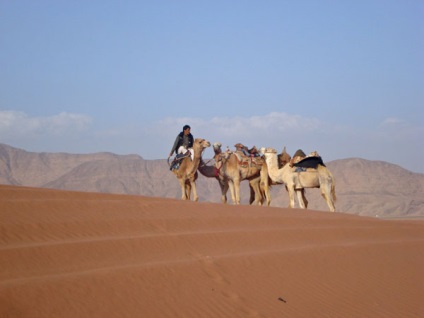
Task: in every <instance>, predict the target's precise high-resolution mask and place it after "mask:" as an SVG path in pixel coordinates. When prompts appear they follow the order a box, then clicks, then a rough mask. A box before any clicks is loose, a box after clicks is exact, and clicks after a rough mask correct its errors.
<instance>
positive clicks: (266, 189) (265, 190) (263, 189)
mask: <svg viewBox="0 0 424 318" xmlns="http://www.w3.org/2000/svg"><path fill="white" fill-rule="evenodd" d="M260 190H261V195H262V204H263V202H264V201H265V200H264V198H265V199H266V206H270V205H271V191H269V185H268V184H267V183H265V182H262V181H261V183H260Z"/></svg>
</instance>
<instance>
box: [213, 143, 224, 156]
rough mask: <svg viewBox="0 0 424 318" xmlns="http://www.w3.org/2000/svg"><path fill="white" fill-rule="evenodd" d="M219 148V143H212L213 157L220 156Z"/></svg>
mask: <svg viewBox="0 0 424 318" xmlns="http://www.w3.org/2000/svg"><path fill="white" fill-rule="evenodd" d="M221 146H222V144H221V143H220V142H214V143H213V151H214V152H215V155H217V154H220V153H221V152H222V150H221Z"/></svg>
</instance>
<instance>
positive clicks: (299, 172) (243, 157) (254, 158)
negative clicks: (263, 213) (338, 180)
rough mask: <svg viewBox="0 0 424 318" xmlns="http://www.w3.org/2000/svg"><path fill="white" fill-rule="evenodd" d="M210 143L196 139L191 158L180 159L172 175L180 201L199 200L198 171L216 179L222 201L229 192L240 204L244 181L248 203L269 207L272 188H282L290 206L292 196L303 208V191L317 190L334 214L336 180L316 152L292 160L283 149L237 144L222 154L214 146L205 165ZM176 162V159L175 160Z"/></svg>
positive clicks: (292, 199) (225, 200) (293, 202)
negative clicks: (286, 194)
mask: <svg viewBox="0 0 424 318" xmlns="http://www.w3.org/2000/svg"><path fill="white" fill-rule="evenodd" d="M210 146H211V144H210V142H209V141H207V140H205V139H201V138H196V139H195V140H194V142H193V147H192V149H191V156H186V157H183V158H181V159H180V162H179V164H178V165H176V167H174V166H171V170H172V172H173V173H174V174H175V176H176V177H177V179H178V180H179V183H180V186H181V192H182V197H181V199H182V200H190V198H191V194H193V197H192V198H193V200H194V201H197V200H198V195H197V189H196V180H197V177H198V172H200V173H201V174H202V175H204V176H205V177H208V178H215V179H216V180H217V181H218V184H219V187H220V189H221V201H222V202H223V203H226V202H227V192H228V190H230V194H231V199H232V202H233V203H234V204H240V182H241V181H243V180H247V181H248V182H249V188H250V200H249V202H250V204H258V205H262V204H266V205H267V206H269V205H270V204H271V195H270V187H271V185H276V184H281V185H284V186H285V188H286V190H287V192H288V195H289V207H290V208H293V207H294V206H295V196H296V197H297V200H298V204H299V206H300V208H302V209H306V208H307V207H308V201H307V200H306V197H305V189H306V188H320V190H321V195H322V196H323V198H324V199H325V201H326V203H327V205H328V208H329V209H330V211H332V212H334V211H335V205H334V202H335V201H336V193H335V180H334V177H333V175H332V174H331V172H330V171H329V170H328V168H327V167H326V166H325V164H324V163H323V161H322V159H321V157H320V156H319V155H318V153H316V152H313V153H311V154H310V155H308V156H306V155H305V154H304V153H303V152H302V151H301V150H298V151H297V152H296V153H295V155H294V156H293V158H291V156H290V155H289V154H288V153H287V152H286V149H285V148H284V149H283V151H282V153H281V154H277V151H276V150H275V149H273V148H261V149H259V150H258V149H256V147H253V148H252V149H250V150H249V149H248V148H247V147H245V146H244V145H242V144H240V143H239V144H236V145H235V147H236V150H234V151H232V150H229V149H227V150H226V151H222V149H221V147H222V144H221V143H219V142H216V143H214V144H213V150H214V157H213V161H214V163H213V164H211V165H208V164H207V163H205V162H204V161H203V159H202V153H203V151H204V150H205V149H206V148H208V147H210ZM174 161H175V159H174ZM211 161H212V160H211Z"/></svg>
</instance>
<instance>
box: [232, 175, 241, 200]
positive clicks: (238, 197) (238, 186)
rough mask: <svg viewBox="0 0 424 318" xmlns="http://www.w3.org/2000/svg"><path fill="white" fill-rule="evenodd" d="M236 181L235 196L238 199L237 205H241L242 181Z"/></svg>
mask: <svg viewBox="0 0 424 318" xmlns="http://www.w3.org/2000/svg"><path fill="white" fill-rule="evenodd" d="M233 181H234V194H235V197H236V204H240V179H236V180H233Z"/></svg>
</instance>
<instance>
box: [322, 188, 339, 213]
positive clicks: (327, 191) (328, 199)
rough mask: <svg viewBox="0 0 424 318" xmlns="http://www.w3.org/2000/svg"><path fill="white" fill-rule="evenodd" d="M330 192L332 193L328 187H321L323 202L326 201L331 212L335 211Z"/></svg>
mask: <svg viewBox="0 0 424 318" xmlns="http://www.w3.org/2000/svg"><path fill="white" fill-rule="evenodd" d="M324 188H325V189H324ZM331 194H332V193H331V190H330V189H328V187H322V188H321V195H322V197H323V198H324V200H325V202H327V205H328V208H329V209H330V211H331V212H335V211H336V207H335V206H334V202H333V200H332V196H331Z"/></svg>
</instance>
